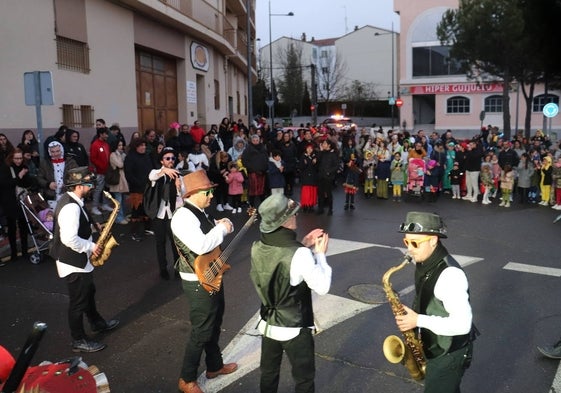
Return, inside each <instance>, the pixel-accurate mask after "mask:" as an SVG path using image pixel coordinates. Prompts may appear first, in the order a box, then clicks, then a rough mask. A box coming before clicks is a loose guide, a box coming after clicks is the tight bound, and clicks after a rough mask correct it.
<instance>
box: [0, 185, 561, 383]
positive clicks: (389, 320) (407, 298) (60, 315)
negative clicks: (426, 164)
mask: <svg viewBox="0 0 561 393" xmlns="http://www.w3.org/2000/svg"><path fill="white" fill-rule="evenodd" d="M335 198H336V202H335V209H334V210H335V211H334V214H333V216H331V217H329V216H326V215H323V216H318V215H315V214H305V213H302V214H299V215H298V222H299V233H300V234H301V235H304V234H305V233H307V232H308V231H309V230H311V229H313V228H316V227H321V228H324V229H325V230H326V231H327V232H328V233H329V235H330V247H329V253H328V263H329V264H330V265H331V266H332V268H333V282H332V286H331V290H330V291H329V294H328V295H326V296H322V297H320V296H316V297H314V308H315V311H316V312H315V314H316V315H315V317H316V324H317V326H318V328H319V329H318V330H319V332H318V334H317V335H316V336H315V344H316V348H315V352H316V370H317V371H316V391H317V392H326V393H339V392H345V393H351V392H370V391H378V392H389V393H393V392H395V393H398V392H399V393H403V392H422V384H421V383H419V382H415V381H414V380H412V379H411V378H410V376H409V374H408V372H407V371H406V369H405V368H404V367H403V366H401V365H399V364H398V365H394V364H390V363H388V362H387V361H386V360H385V358H384V356H383V354H382V350H381V346H382V342H383V341H384V338H385V337H386V336H388V335H391V334H396V335H400V333H399V332H398V331H397V328H396V326H395V323H394V320H393V314H392V313H391V309H390V307H389V305H388V304H387V303H386V301H385V296H384V295H383V292H382V288H381V278H382V275H383V274H384V272H385V271H386V270H387V269H389V268H390V267H392V266H395V265H397V264H398V263H400V262H401V261H402V255H403V251H404V250H403V243H402V240H401V239H402V235H401V234H399V233H398V232H397V228H398V226H399V224H400V223H401V222H402V220H403V219H404V217H405V214H406V213H407V211H411V210H419V211H431V212H437V213H439V214H440V215H441V216H442V217H443V218H444V220H445V223H446V225H447V226H448V233H449V238H448V239H445V240H444V241H443V243H444V245H445V246H446V247H447V248H448V250H449V251H450V252H451V253H452V254H453V255H454V256H455V257H456V258H457V259H458V260H459V261H460V263H461V264H462V265H463V266H464V269H465V271H466V274H467V276H468V279H469V282H470V294H471V300H472V306H473V311H474V322H475V324H476V325H477V327H478V329H479V330H480V331H481V335H480V336H479V337H478V339H477V340H476V342H475V353H474V359H473V363H472V366H471V368H470V369H468V370H467V372H466V374H465V376H464V379H463V383H462V391H464V392H483V393H494V392H501V393H502V392H513V393H527V392H532V393H546V392H548V391H550V389H551V391H559V389H560V387H559V385H560V382H559V379H560V377H559V374H558V367H559V361H555V360H551V359H547V358H544V357H543V356H541V355H540V353H539V352H538V351H537V350H536V346H537V345H543V344H550V343H552V342H555V341H557V339H558V338H559V336H560V335H561V306H560V305H559V300H558V299H559V298H560V297H561V286H560V285H559V284H560V281H559V277H560V276H561V263H560V257H559V255H560V254H559V252H558V247H559V235H560V233H561V225H560V224H553V223H552V220H553V219H554V218H555V217H556V216H557V212H556V211H555V210H553V209H551V208H547V207H541V206H537V205H527V206H520V205H518V204H516V203H515V204H513V206H512V207H511V208H508V209H507V208H502V207H499V206H498V201H497V202H495V203H494V204H493V205H490V206H483V205H481V204H479V203H477V204H476V203H471V202H468V201H459V200H451V199H450V198H449V196H442V197H441V198H440V199H439V200H438V202H436V203H427V202H424V201H421V200H419V199H416V198H413V199H412V200H410V201H408V202H402V203H395V202H392V201H391V200H376V199H370V200H366V199H363V198H362V197H361V196H357V199H358V200H357V203H356V206H357V209H356V210H355V211H344V210H343V198H344V195H343V193H342V190H341V188H337V189H336V190H335ZM216 215H217V216H218V217H220V216H229V217H231V218H232V219H233V221H234V222H235V226H236V229H237V230H238V229H239V228H241V226H242V225H243V224H244V223H245V222H246V220H247V218H248V217H247V215H231V214H230V213H226V212H225V213H217V214H216ZM127 231H128V227H127V226H120V225H116V226H115V228H114V234H115V237H116V239H117V241H118V242H119V243H120V245H119V246H118V247H116V248H115V249H114V251H113V254H112V255H111V258H110V259H109V261H108V262H107V263H106V264H105V265H104V266H103V267H100V268H98V269H96V272H95V283H96V286H97V294H96V297H97V302H98V308H99V310H100V311H101V313H102V315H103V316H104V317H105V318H107V319H109V318H118V319H119V320H120V321H121V324H120V325H119V327H118V328H117V329H116V330H114V331H112V332H110V333H106V334H98V335H93V334H92V337H94V338H95V339H99V340H101V341H102V342H104V343H107V344H108V347H107V348H106V349H105V350H103V351H101V352H98V353H93V354H81V355H80V356H81V357H82V358H83V360H84V361H85V362H86V363H87V364H95V365H96V366H98V367H99V368H100V369H101V371H103V372H105V373H106V375H107V377H108V379H109V384H110V386H111V391H112V392H117V393H132V392H143V393H144V392H146V393H156V392H165V393H168V392H170V393H171V392H176V391H177V379H178V374H179V370H180V367H181V363H182V358H183V351H184V347H185V342H186V339H187V337H188V334H189V322H188V308H189V305H188V304H187V301H186V299H185V297H184V295H183V294H182V291H181V285H180V281H179V280H178V279H173V278H172V279H171V280H170V281H163V280H161V279H160V278H159V275H158V265H157V262H156V260H155V246H154V239H153V237H150V236H147V237H146V238H145V239H144V240H143V241H142V242H135V241H133V240H131V239H130V236H129V234H128V232H127ZM231 237H233V236H231ZM257 238H258V225H254V226H253V227H252V228H250V230H249V231H248V233H247V234H246V235H245V236H244V238H243V239H242V240H241V242H240V245H239V246H238V247H237V251H236V252H234V253H233V255H232V256H231V258H230V260H229V262H230V263H231V265H232V269H231V270H230V271H228V273H227V274H226V275H225V277H224V283H225V290H226V313H225V316H224V323H223V326H222V328H223V331H222V335H221V342H222V347H223V348H224V350H223V353H224V358H225V360H226V361H236V362H238V363H239V365H240V369H239V370H238V371H236V372H235V373H233V374H231V375H228V376H222V377H219V378H216V379H214V380H211V381H206V379H205V378H204V376H203V374H204V366H201V369H200V372H201V378H200V383H201V386H203V389H204V390H205V392H226V393H241V392H244V393H251V392H258V391H259V370H258V365H259V344H260V338H259V336H258V334H257V333H256V331H255V324H256V321H257V319H256V318H257V311H258V308H259V301H258V298H257V296H256V294H255V291H254V289H253V286H252V284H251V281H250V279H249V269H250V259H249V252H250V246H251V243H252V242H253V241H254V240H256V239H257ZM8 253H9V252H8ZM170 269H171V267H170ZM170 271H171V270H170ZM413 271H414V268H413V266H407V267H405V268H404V269H403V270H401V271H399V272H396V273H394V274H393V276H392V278H391V282H392V284H393V288H394V289H395V290H397V291H398V292H399V293H400V295H401V299H402V301H403V303H405V304H408V305H410V304H411V302H412V299H413V294H412V284H413ZM0 280H1V285H0V296H1V297H2V299H3V302H2V309H1V315H2V317H1V319H0V344H1V345H3V346H4V347H6V348H7V349H8V350H9V351H10V352H11V353H12V354H13V355H14V356H16V357H17V355H19V352H20V351H21V348H22V346H23V344H24V342H25V340H26V338H27V335H28V334H29V332H30V330H31V327H32V325H33V322H34V321H43V322H45V323H47V325H48V329H47V333H46V334H45V336H44V337H43V340H42V341H41V344H40V346H39V349H38V351H37V353H36V354H35V356H34V358H33V361H32V364H33V365H35V364H38V363H40V362H41V361H44V360H49V361H59V360H62V359H66V358H68V357H71V356H75V354H74V353H73V352H72V351H71V346H70V337H69V333H68V327H67V322H66V308H67V302H68V296H67V294H66V287H65V285H64V282H63V281H62V280H60V279H58V278H57V275H56V269H55V266H54V263H53V262H52V260H50V259H46V260H45V261H43V262H42V263H41V264H39V265H33V264H31V263H29V262H28V261H24V260H18V261H16V262H10V263H7V264H6V266H4V267H2V268H0ZM203 364H204V362H202V365H203ZM556 375H557V377H556ZM556 378H557V379H556ZM293 390H294V388H293V383H292V379H291V377H290V367H289V364H288V361H287V359H286V358H285V359H284V361H283V368H282V376H281V381H280V386H279V392H291V391H293Z"/></svg>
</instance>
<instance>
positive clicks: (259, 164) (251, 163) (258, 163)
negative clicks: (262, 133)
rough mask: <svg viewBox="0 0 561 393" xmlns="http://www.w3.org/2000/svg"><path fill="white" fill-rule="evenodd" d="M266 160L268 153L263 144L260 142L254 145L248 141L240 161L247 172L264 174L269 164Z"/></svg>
mask: <svg viewBox="0 0 561 393" xmlns="http://www.w3.org/2000/svg"><path fill="white" fill-rule="evenodd" d="M268 162H269V154H268V153H267V149H266V148H265V145H263V144H262V143H258V144H256V145H254V144H253V143H248V145H247V146H246V148H245V150H244V151H243V153H242V163H243V166H244V167H245V168H246V169H247V172H248V173H261V174H264V173H265V172H267V168H268V166H269V164H268Z"/></svg>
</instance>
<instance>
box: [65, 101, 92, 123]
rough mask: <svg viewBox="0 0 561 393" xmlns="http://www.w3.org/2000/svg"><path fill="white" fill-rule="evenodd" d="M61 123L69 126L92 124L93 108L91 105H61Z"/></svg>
mask: <svg viewBox="0 0 561 393" xmlns="http://www.w3.org/2000/svg"><path fill="white" fill-rule="evenodd" d="M61 109H62V123H61V124H64V125H66V126H67V127H70V128H88V127H93V126H94V109H93V107H92V106H91V105H71V104H63V105H62V108H61Z"/></svg>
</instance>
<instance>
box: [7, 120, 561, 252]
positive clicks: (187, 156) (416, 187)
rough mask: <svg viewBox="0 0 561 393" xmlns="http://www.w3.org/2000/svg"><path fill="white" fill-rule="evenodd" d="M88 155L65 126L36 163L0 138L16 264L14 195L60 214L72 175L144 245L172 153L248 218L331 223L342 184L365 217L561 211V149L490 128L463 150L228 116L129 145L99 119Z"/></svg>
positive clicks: (134, 138) (225, 205)
mask: <svg viewBox="0 0 561 393" xmlns="http://www.w3.org/2000/svg"><path fill="white" fill-rule="evenodd" d="M87 145H88V146H87V147H86V146H84V144H83V142H81V141H80V133H79V132H78V131H76V130H73V129H69V128H67V127H64V126H61V127H60V129H59V130H58V131H57V132H56V133H55V134H53V135H51V136H49V137H48V138H46V140H45V142H44V151H45V153H46V154H45V157H43V158H40V155H39V143H38V141H37V139H36V137H35V134H34V132H33V131H32V130H26V131H24V132H23V134H22V138H21V142H20V143H19V144H18V145H17V147H14V145H13V144H12V143H11V142H10V141H9V140H8V138H7V137H6V135H4V134H0V175H2V176H4V177H5V178H6V182H7V183H4V182H3V183H2V184H9V187H3V188H2V192H1V194H2V198H1V199H0V215H1V216H2V221H1V224H2V230H3V231H5V230H6V229H7V231H8V232H9V233H8V234H7V235H9V237H10V244H13V247H12V251H11V255H12V258H17V254H18V252H17V248H16V246H15V243H14V241H13V239H15V232H16V230H17V228H19V231H20V232H21V233H23V231H24V226H23V225H22V224H21V221H22V219H23V217H22V215H21V212H20V213H18V211H19V210H21V209H17V196H16V194H15V188H16V186H17V187H25V188H27V189H31V190H33V191H37V192H40V193H41V194H42V195H43V196H44V198H45V199H46V200H47V201H49V202H50V204H51V206H52V207H53V208H54V205H55V204H56V201H57V199H58V198H59V197H60V195H61V194H62V193H64V191H65V190H64V186H63V179H64V174H65V173H66V171H68V170H69V169H71V168H75V167H78V166H90V167H91V168H92V169H94V170H95V171H96V173H97V179H98V180H97V184H96V185H95V186H96V187H95V190H94V192H93V195H91V198H92V200H91V207H92V209H91V212H92V214H93V215H94V216H96V215H97V216H99V215H102V214H104V211H106V212H109V211H112V210H113V207H112V205H111V204H110V203H108V201H107V200H106V199H105V198H104V196H103V195H104V194H103V192H102V191H104V190H107V191H109V192H111V194H112V195H113V197H114V198H115V199H116V200H117V201H119V202H120V204H121V209H120V211H119V213H118V216H117V220H116V222H117V223H118V224H121V225H130V227H131V234H132V236H133V238H135V239H137V240H140V239H141V238H142V236H143V235H145V234H150V233H151V232H152V231H151V229H150V224H149V219H148V218H147V217H146V214H145V212H144V211H143V205H142V202H143V201H142V198H143V193H144V189H145V186H146V184H147V182H148V175H149V173H150V171H151V170H153V169H156V168H159V167H160V166H161V163H160V159H161V156H160V153H161V152H162V150H163V149H164V148H165V147H167V148H172V149H173V152H174V154H175V157H176V159H175V168H176V169H177V170H178V171H182V172H184V171H187V170H189V171H194V170H200V169H203V170H206V171H207V173H208V177H209V178H210V180H211V181H212V182H213V183H216V184H217V187H216V189H215V190H214V198H213V201H214V204H213V207H214V208H215V209H216V210H217V211H219V212H226V213H230V214H236V213H240V212H241V208H242V206H244V204H245V205H251V206H255V207H256V206H258V205H259V203H260V202H261V201H262V200H263V199H264V198H266V197H267V196H268V195H270V194H271V193H284V194H285V195H286V196H287V197H289V198H294V199H298V200H300V202H301V204H302V207H303V209H302V210H303V212H312V211H314V212H315V213H317V214H323V213H324V212H326V211H327V214H328V215H331V214H333V210H334V206H333V195H332V192H333V189H334V188H335V187H337V186H338V185H340V186H341V187H342V189H343V190H344V193H345V204H344V206H342V207H343V209H344V210H354V209H356V208H357V207H358V199H357V198H356V196H357V195H362V196H363V198H361V199H392V200H393V201H394V202H401V201H402V198H404V197H406V196H408V195H410V194H412V193H414V196H416V197H417V196H421V197H423V198H424V199H426V200H427V201H429V202H436V201H437V200H438V199H439V198H440V197H443V196H445V197H449V198H452V199H462V200H467V201H470V202H473V203H476V202H480V203H482V204H483V205H489V204H492V203H497V204H499V205H500V206H504V207H510V206H511V204H512V203H522V204H527V203H535V204H539V205H542V206H551V207H553V208H554V209H558V210H561V150H560V148H559V145H558V144H553V143H552V142H551V141H550V140H549V138H548V137H547V136H546V135H545V134H544V133H543V132H542V131H541V130H537V131H536V132H535V134H533V135H532V136H531V137H530V138H525V137H524V135H523V133H522V132H517V133H516V134H515V135H514V136H513V137H512V138H509V139H507V138H504V136H503V135H502V134H501V133H500V131H499V130H498V128H497V127H492V126H488V127H483V128H482V129H481V132H480V133H479V134H478V135H476V136H474V137H472V138H470V139H456V138H455V137H454V135H453V132H452V131H451V130H446V131H445V132H443V133H441V134H440V133H437V132H431V133H430V134H428V135H426V134H425V131H423V130H417V131H416V132H414V133H409V132H407V131H394V130H384V129H383V128H382V127H375V126H374V127H368V128H360V129H358V128H354V127H353V128H349V129H344V130H336V129H330V128H327V127H326V126H320V127H314V126H312V125H310V124H307V125H303V124H302V125H300V126H299V127H284V128H283V127H280V125H278V124H275V125H274V126H273V127H271V126H270V125H269V124H268V123H267V119H265V118H258V119H257V120H256V121H255V122H252V124H250V125H249V126H247V125H245V124H244V123H243V121H242V120H238V121H237V122H233V121H231V120H230V119H229V118H227V117H225V118H223V119H222V121H221V122H220V123H219V124H218V125H212V126H210V127H209V129H208V131H205V129H204V128H203V127H202V126H201V125H200V124H199V122H198V121H195V122H194V124H193V125H192V126H189V125H188V124H179V123H177V122H173V123H171V124H170V126H169V129H168V130H167V131H166V132H164V133H159V132H157V131H156V130H155V129H148V130H145V131H144V132H142V133H139V132H135V133H133V134H132V135H131V138H130V140H129V141H128V143H127V141H126V140H125V137H124V136H123V134H122V133H121V130H120V127H119V125H118V124H114V125H112V126H110V127H107V125H106V124H105V121H104V120H103V119H98V120H97V121H96V134H95V136H94V138H93V139H92V140H91V141H90V142H89V143H88V144H87ZM20 156H21V157H22V159H21V160H20ZM411 163H413V164H411ZM23 169H24V170H23ZM109 170H117V171H118V172H119V176H118V178H117V180H113V181H112V184H107V183H106V181H105V175H106V173H107V172H108V171H109ZM14 171H15V172H14ZM13 173H15V175H13V176H12V174H13ZM419 179H421V180H419ZM419 182H420V183H419ZM493 198H495V199H494V200H493ZM14 206H15V207H16V208H15V209H13V207H14ZM14 212H15V213H14ZM18 223H19V225H18ZM4 235H6V233H4ZM24 237H25V236H24ZM20 238H21V235H20ZM21 244H22V246H26V244H25V243H24V242H21ZM24 248H26V247H24ZM26 252H27V250H22V254H23V255H25V254H26Z"/></svg>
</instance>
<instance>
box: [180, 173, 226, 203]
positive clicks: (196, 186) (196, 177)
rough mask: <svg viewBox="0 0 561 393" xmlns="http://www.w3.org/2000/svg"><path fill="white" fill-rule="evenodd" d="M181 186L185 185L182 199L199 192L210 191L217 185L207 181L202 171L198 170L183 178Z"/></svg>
mask: <svg viewBox="0 0 561 393" xmlns="http://www.w3.org/2000/svg"><path fill="white" fill-rule="evenodd" d="M183 184H184V185H185V193H184V194H183V198H187V197H190V196H191V195H193V194H195V193H197V192H199V191H206V190H210V189H211V188H214V187H216V186H217V185H218V184H215V183H212V182H211V181H210V180H209V178H208V176H207V175H206V171H205V170H204V169H200V170H198V171H194V172H191V173H188V174H187V175H185V176H183Z"/></svg>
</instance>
